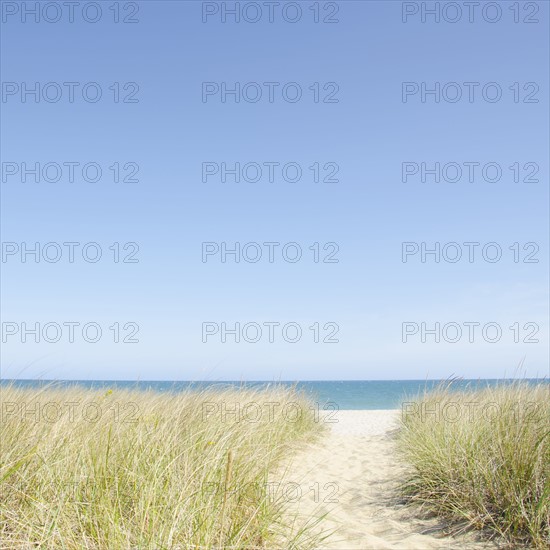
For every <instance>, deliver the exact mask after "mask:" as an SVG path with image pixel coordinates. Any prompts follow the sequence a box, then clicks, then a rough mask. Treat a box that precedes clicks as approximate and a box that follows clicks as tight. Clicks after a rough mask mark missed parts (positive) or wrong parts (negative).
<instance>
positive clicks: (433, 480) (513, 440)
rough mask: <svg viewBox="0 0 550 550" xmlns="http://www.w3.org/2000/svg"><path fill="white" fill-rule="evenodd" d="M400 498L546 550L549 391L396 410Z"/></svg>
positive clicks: (542, 387) (435, 394)
mask: <svg viewBox="0 0 550 550" xmlns="http://www.w3.org/2000/svg"><path fill="white" fill-rule="evenodd" d="M398 437H399V446H400V450H401V452H402V453H403V455H404V457H405V459H406V461H407V462H408V463H409V464H410V465H411V466H412V468H411V474H410V476H409V477H408V478H407V480H406V481H405V483H404V486H403V489H404V493H405V495H406V497H407V499H408V500H409V501H410V502H413V503H420V504H421V505H423V507H425V508H427V509H429V510H430V511H433V512H435V513H437V514H438V515H440V516H442V517H444V518H447V519H448V520H451V521H453V522H457V525H458V526H461V527H465V528H475V529H483V530H485V532H486V533H487V532H492V533H493V534H496V533H498V534H499V535H501V536H502V537H505V539H507V540H508V541H509V542H510V543H512V544H513V545H521V544H524V545H526V546H528V547H530V548H549V547H550V385H549V384H548V383H546V381H545V382H543V383H541V384H539V385H529V384H527V383H525V382H515V383H513V384H500V385H498V386H497V387H493V388H486V389H482V390H474V389H467V390H461V391H454V390H453V388H452V382H451V383H449V384H448V385H446V386H441V387H439V388H437V389H436V390H434V391H431V392H428V393H425V394H424V395H422V396H420V397H419V398H418V399H416V400H414V401H410V402H408V403H404V404H403V411H402V417H401V430H400V431H399V435H398Z"/></svg>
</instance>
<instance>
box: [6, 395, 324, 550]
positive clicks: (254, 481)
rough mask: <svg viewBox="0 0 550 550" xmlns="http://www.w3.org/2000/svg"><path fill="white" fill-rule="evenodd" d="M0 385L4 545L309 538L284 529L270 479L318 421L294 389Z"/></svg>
mask: <svg viewBox="0 0 550 550" xmlns="http://www.w3.org/2000/svg"><path fill="white" fill-rule="evenodd" d="M0 394H1V395H0V398H1V414H2V416H1V419H0V441H1V451H2V452H1V457H0V548H10V549H23V548H25V549H27V548H33V547H40V548H64V549H77V548H78V549H81V548H90V549H102V550H104V549H107V548H113V549H114V548H140V549H141V548H147V549H149V548H151V549H152V548H154V549H164V548H172V549H174V548H186V549H191V548H269V547H270V544H271V545H272V544H273V541H274V540H277V541H278V543H279V544H280V543H281V542H282V544H283V545H284V546H285V547H288V548H290V547H293V548H298V547H299V548H301V547H308V546H312V545H314V544H315V541H314V540H312V539H308V537H307V536H306V535H307V533H304V537H303V540H300V539H296V538H291V539H289V538H288V533H287V531H286V527H285V525H284V522H283V521H282V513H283V508H284V503H283V502H281V500H280V498H277V496H275V497H273V495H272V494H270V491H268V488H267V486H266V483H267V480H268V473H269V472H270V471H271V470H273V468H274V467H276V465H277V464H278V463H279V462H280V460H281V459H282V458H283V457H284V456H286V455H287V454H288V453H290V452H292V447H293V446H294V444H295V443H296V442H298V441H301V440H303V439H305V438H309V437H313V436H314V435H315V434H316V432H318V431H319V429H320V425H319V424H317V423H316V422H315V419H314V417H313V413H312V411H311V410H310V409H309V403H308V402H307V400H305V399H304V398H303V397H302V396H300V395H298V394H296V393H295V392H294V391H292V390H287V389H282V388H278V387H274V388H272V389H268V390H264V391H252V390H238V391H237V390H227V391H223V392H220V391H216V392H208V391H205V392H202V393H179V394H178V393H154V392H138V391H127V390H118V389H115V390H114V391H112V392H111V391H106V392H105V391H96V390H88V389H82V388H78V387H73V388H66V389H59V388H58V389H56V388H55V387H47V388H45V389H41V390H38V389H34V390H31V389H20V388H16V387H13V386H9V387H5V386H4V387H2V388H1V390H0ZM251 403H252V404H254V405H250V404H251ZM268 403H275V405H269V404H268ZM247 405H248V406H247ZM232 410H233V411H237V414H232V413H231V411H232ZM224 411H225V412H226V414H225V416H224V415H223V412H224ZM306 540H308V542H307V543H306V542H305V541H306Z"/></svg>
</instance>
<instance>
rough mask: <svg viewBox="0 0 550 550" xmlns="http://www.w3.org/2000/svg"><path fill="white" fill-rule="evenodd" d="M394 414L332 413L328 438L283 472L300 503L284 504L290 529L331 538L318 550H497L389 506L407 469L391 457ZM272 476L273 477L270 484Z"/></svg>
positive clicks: (304, 451)
mask: <svg viewBox="0 0 550 550" xmlns="http://www.w3.org/2000/svg"><path fill="white" fill-rule="evenodd" d="M399 413H400V411H398V410H371V411H338V412H337V413H335V414H333V415H332V416H331V418H330V420H333V421H334V420H336V422H331V423H327V424H326V426H327V428H328V430H327V432H326V433H325V434H324V435H323V436H322V437H321V438H320V440H318V441H317V442H315V443H312V444H308V445H307V446H305V447H304V448H302V449H301V450H300V451H299V452H298V453H297V454H296V455H295V456H293V457H292V459H290V460H289V462H288V463H287V464H285V468H286V478H287V480H288V482H287V483H299V484H300V489H299V490H296V491H294V493H295V494H296V493H299V494H300V498H299V500H297V501H296V502H289V504H288V509H287V514H288V521H293V522H294V526H295V528H296V529H299V528H300V526H302V525H304V523H306V522H307V523H308V524H309V525H311V524H312V520H313V518H319V517H322V516H324V518H323V520H322V522H320V523H319V524H318V525H316V526H315V527H313V530H314V531H316V532H317V533H319V534H320V533H324V534H325V535H328V534H329V532H332V534H331V535H330V536H329V537H328V538H327V539H325V541H324V542H323V544H322V545H321V546H319V547H318V548H319V549H327V550H328V549H342V550H343V549H349V550H351V549H361V550H384V549H402V550H405V549H406V550H428V549H444V548H445V549H450V548H459V547H460V548H463V549H470V550H474V549H486V548H497V546H496V544H492V543H489V542H481V541H479V540H476V538H475V536H474V535H473V534H471V533H468V534H463V535H461V536H456V535H455V536H449V535H448V534H447V533H445V532H444V531H443V526H442V524H441V523H440V522H439V521H438V520H437V519H420V518H419V517H418V516H416V517H415V515H413V514H414V512H413V511H411V509H410V508H407V509H405V507H404V506H403V505H402V504H399V503H397V502H396V498H395V497H396V487H397V485H398V483H399V482H400V480H402V478H403V474H404V472H405V469H406V466H405V465H404V464H403V462H402V461H401V460H400V459H399V457H398V456H397V454H396V443H395V441H394V438H393V433H394V430H395V429H396V427H397V421H398V417H399ZM276 477H277V476H276V475H275V476H274V479H275V478H276Z"/></svg>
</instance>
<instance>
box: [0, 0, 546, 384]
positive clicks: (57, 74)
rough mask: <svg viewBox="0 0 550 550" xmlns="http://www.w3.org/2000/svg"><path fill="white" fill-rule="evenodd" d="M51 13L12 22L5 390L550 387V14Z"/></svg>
mask: <svg viewBox="0 0 550 550" xmlns="http://www.w3.org/2000/svg"><path fill="white" fill-rule="evenodd" d="M35 4H36V3H35V2H4V1H3V2H2V29H1V30H2V38H1V46H2V54H1V62H2V63H1V64H2V75H1V76H2V82H3V88H2V103H1V108H2V146H1V147H2V151H1V152H2V161H3V165H2V183H1V189H2V242H3V250H2V252H3V257H2V266H1V267H2V296H1V297H2V309H1V313H2V315H1V316H2V323H3V325H2V330H3V335H2V336H3V339H4V341H3V343H2V376H3V377H37V376H43V377H46V378H74V379H78V378H83V379H136V378H139V379H142V380H144V379H145V380H146V379H159V380H163V379H176V380H191V379H198V380H201V379H212V380H215V379H221V380H224V379H251V380H255V379H285V380H288V379H292V380H295V379H302V380H307V379H419V378H420V379H422V378H425V377H430V378H439V377H447V376H449V375H452V374H455V375H459V376H465V377H470V378H478V377H482V378H485V377H487V378H494V377H502V376H505V375H513V374H514V372H515V369H516V367H517V365H518V364H519V363H520V362H522V361H524V363H523V365H524V366H523V370H522V371H521V372H522V373H523V374H526V375H527V376H545V375H546V376H547V375H548V365H549V356H548V349H549V342H548V314H549V296H548V269H549V266H548V233H549V231H548V229H549V210H548V206H549V194H548V189H549V186H548V175H549V163H548V152H549V147H550V144H549V108H548V99H549V93H548V92H549V78H548V70H549V6H548V2H519V3H517V2H516V3H514V2H504V1H501V2H498V3H495V2H493V3H489V4H492V6H487V5H486V4H487V3H486V2H481V3H479V5H477V3H476V5H470V8H468V3H463V2H458V3H453V4H454V5H455V6H456V5H457V4H458V5H459V6H460V10H461V12H458V11H456V7H453V6H447V7H445V6H446V5H447V4H449V3H447V2H440V3H439V5H440V7H441V6H443V8H441V11H440V13H439V14H438V17H439V22H436V21H435V18H436V16H435V15H433V14H430V13H429V10H430V9H432V8H433V7H434V5H435V3H434V2H421V3H415V2H404V3H402V2H398V1H360V0H358V1H338V2H319V3H315V2H310V1H301V2H299V3H288V2H278V3H263V2H240V3H239V7H240V21H239V22H235V15H233V14H232V13H231V10H232V9H233V8H234V5H235V2H198V1H178V0H173V1H140V2H120V3H117V2H112V1H108V2H98V3H93V2H85V3H79V4H75V5H74V6H73V7H74V11H72V12H70V10H69V8H70V6H67V5H65V4H63V3H62V2H50V3H42V4H41V5H40V10H39V12H38V13H37V14H33V13H32V10H33V9H34V6H35ZM46 4H48V5H49V7H48V8H47V10H45V9H44V6H45V5H46ZM97 6H99V7H100V8H101V13H99V11H98V9H97ZM296 6H298V8H299V9H300V10H298V8H297V7H296ZM495 6H496V7H495ZM499 6H500V9H497V8H499ZM424 8H428V13H426V12H425V9H424ZM482 8H483V9H482ZM468 9H470V10H473V11H472V12H470V13H469V12H468ZM453 10H454V11H453ZM300 12H301V13H300ZM116 18H118V20H119V22H118V23H115V22H114V20H115V19H116ZM270 18H271V21H270ZM316 18H318V19H319V23H316V22H315V20H316ZM37 19H38V21H37ZM57 19H59V20H58V21H56V20H57ZM125 19H126V21H127V22H124V20H125ZM224 19H225V22H224ZM256 19H259V20H258V21H257V22H254V21H255V20H256ZM423 19H424V21H423ZM455 19H456V20H457V21H456V22H454V23H453V22H452V21H453V20H455ZM516 20H517V21H518V22H516ZM93 21H96V22H93ZM132 21H136V22H132ZM293 21H294V22H293ZM36 83H38V88H36V89H37V91H38V94H39V95H36V94H35V93H33V92H32V89H33V88H35V87H36ZM48 83H49V84H48ZM68 83H73V84H68ZM115 83H118V84H115ZM204 83H207V84H204ZM236 83H239V86H240V89H239V92H240V94H239V102H236V101H235V97H236V96H235V94H231V89H235V86H236ZM289 83H291V84H289ZM404 83H408V84H404ZM436 89H438V90H439V92H438V94H439V95H436V93H430V90H432V92H433V91H434V90H436ZM224 90H225V91H226V92H228V93H226V94H225V95H222V92H223V91H224ZM98 91H100V92H101V94H102V95H101V98H100V99H99V100H98V101H95V98H96V94H97V93H98ZM423 92H424V93H423ZM426 92H427V93H426ZM259 93H261V96H259V95H258V94H259ZM299 93H301V94H302V95H301V98H300V99H299V100H296V99H297V94H299ZM72 94H74V95H72ZM457 94H461V95H460V97H458V96H457ZM499 94H501V95H500V97H499ZM71 100H72V101H71ZM23 163H26V165H25V166H24V165H23ZM35 163H39V170H40V173H39V174H38V176H36V177H37V178H38V179H39V181H38V182H36V181H35V175H34V174H32V173H27V174H26V176H25V177H23V172H24V171H25V169H26V170H30V169H34V167H35ZM64 163H65V164H64ZM70 163H75V164H70ZM76 163H79V164H76ZM88 163H91V164H89V165H88V166H87V168H86V170H85V171H84V172H83V169H82V167H83V166H84V165H86V164H88ZM115 163H118V165H117V164H115ZM222 163H225V165H224V166H222ZM235 163H240V167H241V169H242V170H241V176H240V181H235V175H234V174H233V173H232V172H231V169H234V168H235ZM248 163H251V164H248ZM277 163H278V164H277ZM316 163H318V164H316ZM404 163H406V164H404ZM422 163H425V164H424V165H422ZM436 163H439V165H436ZM247 164H248V166H247V167H246V169H244V166H245V165H247ZM285 165H286V166H285ZM98 166H99V168H100V169H101V176H100V177H99V179H98V178H97V177H96V171H97V167H98ZM436 166H439V170H437V171H438V173H439V182H436V181H435V176H434V174H433V169H434V168H436ZM258 167H259V168H261V172H258ZM283 167H285V168H284V171H283V169H282V168H283ZM310 167H312V168H310ZM457 167H458V169H457ZM72 168H74V177H73V178H72V179H73V181H72V182H71V181H70V179H71V176H72V175H73V174H72V173H71V169H72ZM222 168H223V169H227V172H225V170H222ZM137 169H138V171H137V172H136V170H137ZM271 170H272V172H271ZM299 170H301V177H300V176H299ZM430 170H432V172H431V171H430ZM499 170H500V172H499ZM222 171H224V174H223V179H225V181H223V179H222ZM470 171H472V177H471V178H470ZM116 178H118V180H119V181H118V183H117V182H115V181H114V179H116ZM124 178H126V179H127V180H130V181H123V180H124ZM95 179H98V181H93V180H95ZM315 179H318V180H319V181H318V182H316V181H314V180H315ZM56 180H58V181H56ZM132 180H134V181H132ZM256 180H258V181H256ZM294 180H297V181H294ZM325 180H326V181H325ZM423 180H424V181H423ZM515 180H518V181H515ZM35 243H39V256H38V258H37V257H36V256H35V255H33V254H32V253H30V252H29V253H28V254H24V253H22V251H23V252H24V251H25V250H26V251H27V252H28V251H29V249H32V248H34V247H35V246H36V245H35ZM47 243H53V244H50V245H48V246H46V245H47ZM63 243H79V244H75V245H66V244H63ZM86 243H97V245H89V244H88V245H87V246H85V245H86ZM115 243H119V244H118V245H116V244H115ZM127 243H136V244H127ZM203 243H210V244H206V245H203ZM222 243H225V244H223V245H222ZM235 243H240V254H239V260H240V261H239V262H238V263H237V262H236V261H235V258H236V256H235V255H234V254H233V255H232V254H227V255H225V256H224V257H223V256H222V249H224V247H225V248H226V249H234V248H235ZM247 243H252V244H248V246H246V245H247ZM255 243H256V244H255ZM263 243H279V244H271V245H265V244H263ZM287 243H297V245H299V248H298V247H297V246H296V244H290V245H288V244H287ZM315 243H317V244H315ZM334 243H335V244H334ZM403 243H409V244H407V245H404V244H403ZM422 243H424V244H422ZM435 243H439V245H436V244H435ZM447 243H458V244H459V245H460V246H459V248H457V246H456V245H453V244H451V245H447ZM464 243H479V244H477V245H465V244H464ZM487 243H496V244H492V245H489V246H486V245H487ZM530 243H531V244H530ZM533 243H534V244H533ZM136 245H137V246H136ZM285 245H286V246H285ZM445 245H447V246H445ZM98 246H99V249H100V250H101V253H102V256H101V258H100V259H99V260H98V261H96V262H94V261H93V260H94V258H95V255H96V254H97V251H98ZM436 246H439V252H440V255H439V258H438V259H439V261H438V262H436V261H435V259H436V257H435V255H434V254H431V255H430V254H427V255H424V257H422V251H424V252H425V251H426V249H431V250H433V249H434V247H436ZM137 247H139V249H138V248H137ZM84 249H85V254H86V258H83V250H84ZM71 250H72V252H74V258H72V259H73V260H74V261H72V262H71V256H70V252H71ZM298 250H300V251H301V254H302V256H301V258H300V259H299V260H298V261H293V260H294V259H295V257H296V254H297V251H298ZM270 252H271V253H272V256H271V258H270ZM458 252H460V253H461V254H462V256H461V257H460V259H458V261H454V260H455V258H456V254H457V253H458ZM259 253H261V257H259V259H258V261H255V260H256V259H257V255H258V254H259ZM499 253H501V257H500V259H498V254H499ZM470 254H472V255H473V256H470ZM57 255H60V256H59V259H58V261H55V260H56V256H57ZM115 258H118V260H119V261H118V262H115V261H114V259H115ZM470 258H472V261H470ZM22 259H25V260H26V261H25V262H23V261H22ZM36 259H38V262H37V261H35V260H36ZM47 259H49V260H50V261H47ZM222 259H225V262H223V261H222ZM271 259H272V260H273V261H270V260H271ZM123 260H126V261H123ZM132 260H134V261H132ZM135 260H137V261H135ZM315 260H317V261H315ZM422 260H424V261H422ZM535 260H536V261H535ZM36 323H39V327H38V328H39V331H40V333H39V334H38V335H34V334H32V333H29V332H27V333H25V330H27V331H28V330H31V329H34V328H35V324H36ZM48 323H50V324H48ZM70 323H74V324H70ZM76 323H78V324H76ZM87 323H91V324H90V325H87V327H86V330H85V331H84V334H83V330H82V327H83V326H84V325H86V324H87ZM116 323H118V325H116ZM222 323H225V325H223V324H222ZM235 323H240V325H239V327H238V328H239V329H240V331H239V332H240V341H239V342H238V343H237V342H235V335H234V334H233V333H231V332H230V330H231V329H234V328H236V327H235ZM247 323H250V324H248V325H247ZM288 323H291V324H290V325H288ZM317 323H318V324H317ZM437 323H438V324H437ZM465 323H466V324H465ZM476 323H479V325H477V324H476ZM97 327H100V329H101V337H100V338H99V340H98V341H97V342H95V343H94V342H92V341H93V340H94V339H97V338H98V337H97V336H96V332H95V331H96V329H97ZM109 327H113V328H109ZM283 327H284V328H283ZM309 327H313V328H309ZM72 328H74V334H71V329H72ZM298 328H299V329H300V330H301V332H302V334H301V336H299V334H298V332H297V331H298ZM137 329H139V330H138V332H137V333H136V334H134V332H135V331H136V330H137ZM225 329H227V331H226V330H225ZM258 329H261V333H260V332H258ZM434 329H435V330H436V332H437V335H434V333H431V332H430V330H434ZM499 330H500V331H501V334H500V335H499ZM459 331H460V332H459ZM270 337H271V338H270ZM436 337H439V342H436V341H435V340H436ZM470 337H471V338H470ZM37 338H39V339H40V341H39V342H36V339H37ZM117 338H118V340H119V342H118V343H117V342H115V341H114V340H116V339H117ZM71 339H73V340H74V341H73V342H70V340H71ZM124 339H126V340H137V342H126V343H124V342H123V340H124ZM224 339H225V342H224V341H223V340H224ZM270 339H271V340H273V342H271V341H270ZM316 339H317V340H319V342H316V341H315V340H316ZM48 340H49V341H48ZM56 340H58V341H56ZM87 340H88V341H87ZM255 340H258V341H255ZM292 340H297V341H295V342H292ZM323 340H329V341H327V342H324V341H323ZM455 340H456V341H455ZM470 340H472V341H470ZM515 340H518V341H517V342H516V341H515Z"/></svg>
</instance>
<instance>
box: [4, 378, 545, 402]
mask: <svg viewBox="0 0 550 550" xmlns="http://www.w3.org/2000/svg"><path fill="white" fill-rule="evenodd" d="M522 381H523V382H525V383H528V384H537V383H539V384H540V383H545V384H548V385H549V389H550V381H549V380H548V379H523V380H522ZM442 382H445V381H442V380H318V381H304V382H292V381H276V382H265V381H256V382H238V381H215V382H207V381H201V382H196V381H192V382H190V381H164V382H163V381H112V380H13V379H2V380H0V389H1V386H2V385H6V384H14V385H16V386H20V387H31V388H39V387H43V386H44V385H48V384H55V385H57V386H62V387H63V386H73V385H78V386H83V387H86V388H95V389H113V390H114V389H116V388H134V389H138V390H154V391H159V392H169V391H176V392H178V391H185V390H190V391H198V390H204V389H206V388H210V389H222V388H228V387H231V388H241V387H244V388H254V389H262V388H267V387H272V386H274V385H279V386H296V387H297V388H298V389H299V390H301V391H303V392H304V393H306V394H307V395H308V396H310V398H311V399H312V400H313V401H314V402H315V403H317V404H318V405H319V407H326V408H329V409H332V410H375V409H398V408H400V407H401V404H402V403H403V402H404V401H408V400H412V399H414V397H415V396H417V395H418V394H419V393H422V392H423V391H424V390H425V389H430V388H433V387H435V386H437V385H438V384H441V383H442ZM512 382H514V380H511V379H510V380H495V379H480V380H464V379H458V380H453V382H452V385H451V387H452V388H453V389H455V390H460V389H463V388H484V387H487V386H496V385H499V384H510V383H512ZM0 400H1V390H0Z"/></svg>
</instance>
